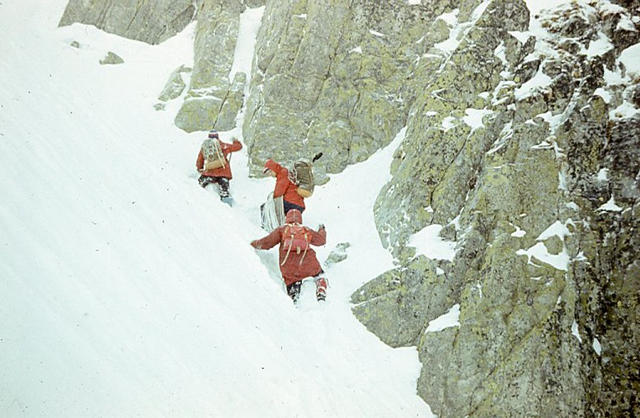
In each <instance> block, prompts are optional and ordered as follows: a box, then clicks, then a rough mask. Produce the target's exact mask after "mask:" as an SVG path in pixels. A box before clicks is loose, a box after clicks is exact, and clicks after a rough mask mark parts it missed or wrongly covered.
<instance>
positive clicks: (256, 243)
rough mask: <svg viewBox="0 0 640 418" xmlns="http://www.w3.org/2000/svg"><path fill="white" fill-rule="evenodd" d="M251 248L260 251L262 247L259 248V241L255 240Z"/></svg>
mask: <svg viewBox="0 0 640 418" xmlns="http://www.w3.org/2000/svg"><path fill="white" fill-rule="evenodd" d="M251 246H252V247H253V248H257V249H260V247H259V246H258V240H253V241H251Z"/></svg>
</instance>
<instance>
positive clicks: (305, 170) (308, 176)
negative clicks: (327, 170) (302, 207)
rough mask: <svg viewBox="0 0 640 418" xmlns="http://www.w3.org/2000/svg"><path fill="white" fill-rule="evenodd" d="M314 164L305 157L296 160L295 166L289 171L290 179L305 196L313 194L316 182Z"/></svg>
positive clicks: (297, 190)
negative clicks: (314, 179)
mask: <svg viewBox="0 0 640 418" xmlns="http://www.w3.org/2000/svg"><path fill="white" fill-rule="evenodd" d="M312 169H313V165H312V164H311V162H310V161H309V160H307V159H305V158H303V159H300V160H298V161H296V162H295V163H294V164H293V168H292V169H291V170H290V171H289V180H291V181H292V182H293V183H294V184H295V185H296V186H298V187H297V188H296V192H297V193H298V194H299V195H300V196H302V197H304V198H307V197H310V196H311V195H312V194H313V188H314V187H315V184H314V182H313V170H312Z"/></svg>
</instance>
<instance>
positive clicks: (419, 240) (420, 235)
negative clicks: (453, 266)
mask: <svg viewBox="0 0 640 418" xmlns="http://www.w3.org/2000/svg"><path fill="white" fill-rule="evenodd" d="M440 231H442V225H438V224H433V225H429V226H426V227H424V228H423V229H422V230H420V231H418V232H416V233H415V234H413V235H412V236H411V238H409V242H408V245H409V246H411V247H415V248H416V250H417V253H418V254H424V255H426V256H427V257H429V258H432V259H434V260H449V261H452V260H453V257H454V256H455V254H456V250H455V247H456V243H455V242H453V241H445V240H444V239H442V238H441V237H440V235H439V234H440Z"/></svg>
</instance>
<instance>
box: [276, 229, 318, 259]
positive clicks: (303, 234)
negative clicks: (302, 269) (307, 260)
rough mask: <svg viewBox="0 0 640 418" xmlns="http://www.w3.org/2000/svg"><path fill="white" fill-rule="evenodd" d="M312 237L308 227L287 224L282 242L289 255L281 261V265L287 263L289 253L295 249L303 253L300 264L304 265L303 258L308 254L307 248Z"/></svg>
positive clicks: (297, 252) (298, 252)
mask: <svg viewBox="0 0 640 418" xmlns="http://www.w3.org/2000/svg"><path fill="white" fill-rule="evenodd" d="M310 239H311V237H310V236H309V233H308V232H307V229H306V228H305V227H304V226H302V225H300V224H286V225H285V227H284V232H283V234H282V241H281V244H282V245H283V246H284V249H285V250H287V255H286V256H285V257H284V260H282V263H280V265H281V266H283V265H284V263H286V261H287V258H289V253H291V251H292V250H293V251H295V253H296V254H300V253H301V252H303V254H302V258H301V259H300V265H302V260H304V256H305V255H307V250H308V249H309V240H310Z"/></svg>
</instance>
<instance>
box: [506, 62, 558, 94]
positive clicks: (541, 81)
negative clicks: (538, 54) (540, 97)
mask: <svg viewBox="0 0 640 418" xmlns="http://www.w3.org/2000/svg"><path fill="white" fill-rule="evenodd" d="M551 81H552V80H551V77H549V76H548V75H546V74H545V73H544V72H543V71H542V66H541V67H540V69H539V70H538V72H537V73H536V75H535V76H533V77H532V78H531V79H530V80H528V81H527V82H526V83H524V84H523V85H522V86H520V87H518V88H517V89H516V90H515V91H514V96H515V98H516V99H517V100H522V99H524V98H526V97H528V96H530V95H531V94H532V93H534V92H535V91H537V90H539V89H542V88H545V87H547V86H549V85H550V84H551Z"/></svg>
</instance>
